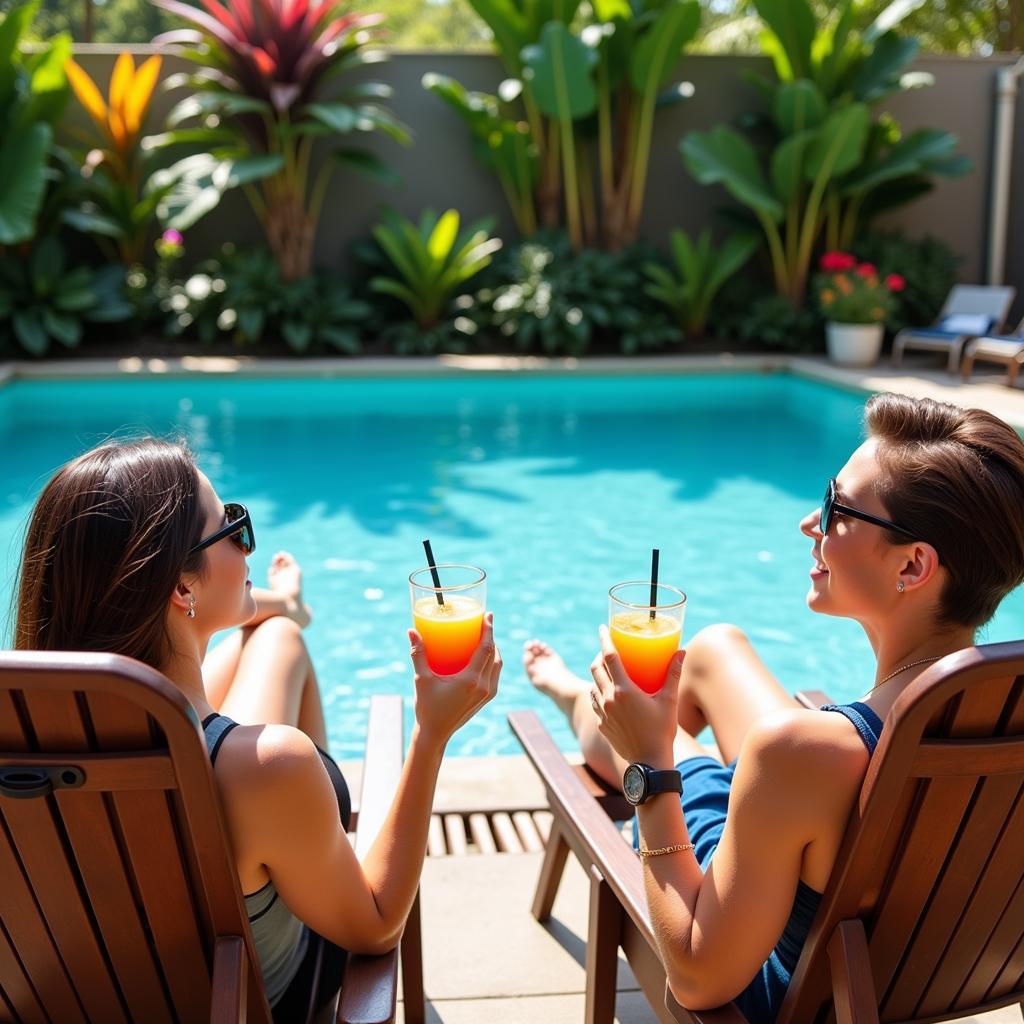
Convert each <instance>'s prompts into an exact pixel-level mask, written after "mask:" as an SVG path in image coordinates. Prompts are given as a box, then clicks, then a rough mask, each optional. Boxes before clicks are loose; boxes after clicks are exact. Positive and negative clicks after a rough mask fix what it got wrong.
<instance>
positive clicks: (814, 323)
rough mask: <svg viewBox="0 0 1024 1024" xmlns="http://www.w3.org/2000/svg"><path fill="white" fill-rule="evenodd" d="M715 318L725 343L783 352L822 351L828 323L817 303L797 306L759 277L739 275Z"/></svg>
mask: <svg viewBox="0 0 1024 1024" xmlns="http://www.w3.org/2000/svg"><path fill="white" fill-rule="evenodd" d="M716 310H717V312H716V315H715V318H714V320H713V321H712V325H713V327H714V332H715V336H716V337H718V338H720V339H721V340H722V342H723V344H724V345H735V346H736V347H738V348H741V349H752V350H757V351H766V350H767V351H781V352H822V351H824V348H825V322H824V320H823V319H822V316H821V313H820V311H819V310H818V308H817V305H816V304H808V305H807V306H806V307H804V308H803V309H794V308H793V306H792V305H791V304H790V302H789V300H788V299H787V298H785V297H784V296H782V295H778V294H776V293H775V292H774V291H773V290H772V288H771V287H770V286H769V285H768V284H766V283H764V282H763V281H760V280H758V279H756V278H752V277H737V278H736V279H735V280H734V281H733V282H732V283H730V285H729V287H728V288H726V289H725V290H724V291H723V292H722V293H721V295H720V297H719V302H718V305H717V307H716Z"/></svg>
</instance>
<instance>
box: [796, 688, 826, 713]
mask: <svg viewBox="0 0 1024 1024" xmlns="http://www.w3.org/2000/svg"><path fill="white" fill-rule="evenodd" d="M793 696H794V697H795V698H796V699H797V700H798V701H799V702H800V703H801V704H803V706H804V707H805V708H810V709H811V710H812V711H817V710H818V708H820V707H821V706H822V704H832V703H834V701H833V700H832V698H831V697H830V696H829V695H828V694H827V693H825V691H824V690H797V692H796V693H795V694H793Z"/></svg>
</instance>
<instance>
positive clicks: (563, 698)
mask: <svg viewBox="0 0 1024 1024" xmlns="http://www.w3.org/2000/svg"><path fill="white" fill-rule="evenodd" d="M523 668H525V669H526V677H527V678H528V679H529V680H530V682H531V683H532V684H533V685H534V686H536V687H537V689H538V690H540V692H541V693H543V694H546V695H547V696H548V697H550V698H551V699H552V700H553V701H554V702H555V703H556V704H557V705H558V707H559V708H560V709H561V711H562V713H563V714H564V715H565V716H566V717H567V718H570V719H571V718H572V709H573V705H574V704H575V702H576V697H577V695H578V694H579V692H580V691H581V690H588V689H589V688H590V684H589V683H587V682H586V681H585V680H583V679H580V677H579V676H576V675H573V674H572V672H570V671H569V669H568V668H567V667H566V664H565V662H564V661H562V658H561V655H559V654H558V653H557V652H556V651H555V650H554V649H553V648H551V647H549V646H548V645H547V644H546V643H544V642H543V641H541V640H527V641H526V643H525V644H523Z"/></svg>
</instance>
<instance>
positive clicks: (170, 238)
mask: <svg viewBox="0 0 1024 1024" xmlns="http://www.w3.org/2000/svg"><path fill="white" fill-rule="evenodd" d="M161 240H162V241H163V242H165V243H166V244H167V245H181V243H182V242H184V241H185V239H184V238H182V236H181V232H180V231H175V230H174V228H168V229H167V230H166V231H165V232H164V233H163V236H162V238H161Z"/></svg>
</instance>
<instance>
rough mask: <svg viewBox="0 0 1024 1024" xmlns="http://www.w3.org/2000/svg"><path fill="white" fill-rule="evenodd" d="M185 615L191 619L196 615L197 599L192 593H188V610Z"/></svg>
mask: <svg viewBox="0 0 1024 1024" xmlns="http://www.w3.org/2000/svg"><path fill="white" fill-rule="evenodd" d="M185 617H186V618H189V619H194V618H195V617H196V599H195V597H193V596H192V594H189V595H188V611H187V612H185Z"/></svg>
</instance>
